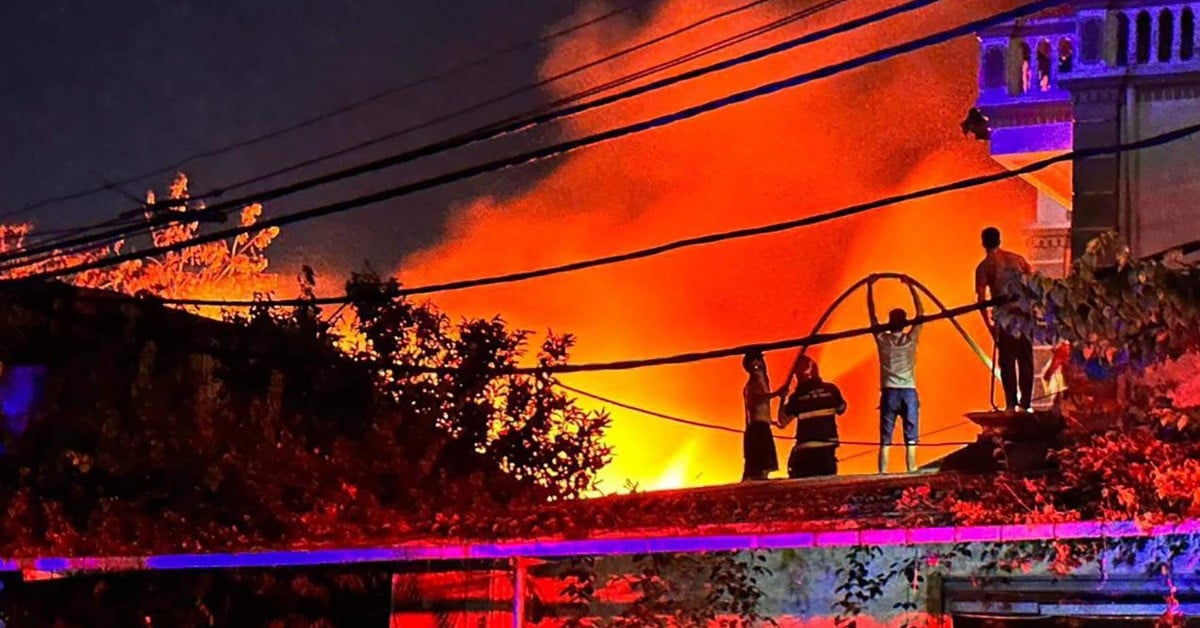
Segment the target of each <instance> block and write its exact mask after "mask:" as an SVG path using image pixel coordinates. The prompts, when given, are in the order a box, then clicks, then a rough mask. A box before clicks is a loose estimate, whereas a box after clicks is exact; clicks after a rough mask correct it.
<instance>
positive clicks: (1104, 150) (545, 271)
mask: <svg viewBox="0 0 1200 628" xmlns="http://www.w3.org/2000/svg"><path fill="white" fill-rule="evenodd" d="M1198 132H1200V125H1193V126H1189V127H1184V128H1182V129H1177V130H1175V131H1170V132H1167V133H1163V134H1161V135H1156V136H1153V137H1149V138H1146V139H1144V140H1138V141H1136V142H1128V143H1122V144H1114V145H1112V146H1100V147H1095V148H1086V149H1078V150H1073V151H1070V152H1068V153H1064V154H1062V155H1056V156H1054V157H1049V158H1046V159H1042V160H1040V161H1035V162H1033V163H1030V164H1028V165H1026V166H1022V167H1021V168H1017V169H1015V170H1006V171H1002V172H997V173H993V174H987V175H979V176H975V177H968V178H965V179H959V180H957V181H952V182H949V183H943V184H939V185H935V186H932V187H928V188H924V189H921V190H916V191H913V192H906V193H903V194H898V195H895V196H889V197H886V198H882V199H878V200H874V201H868V202H865V203H859V204H855V205H850V206H848V207H843V208H841V209H836V210H832V211H828V212H824V213H820V214H814V215H811V216H805V217H803V218H796V219H793V220H788V221H784V222H777V223H772V224H768V225H760V226H757V227H746V228H743V229H735V230H731V231H723V232H719V233H711V234H705V235H700V236H695V237H691V238H684V239H681V240H675V241H672V242H666V243H663V244H657V245H654V246H651V247H646V248H643V249H637V250H634V251H628V252H625V253H617V254H613V255H605V256H602V257H596V258H590V259H586V260H578V261H574V262H567V263H564V264H557V265H553V266H545V267H542V268H536V269H531V270H524V271H517V272H512V273H502V274H497V275H489V276H484V277H475V278H472V279H458V280H454V281H448V282H442V283H434V284H427V285H424V286H414V287H411V288H404V287H401V288H400V289H399V290H397V291H396V292H395V296H397V297H401V296H413V295H423V294H432V293H438V292H449V291H452V290H465V289H468V288H476V287H482V286H490V285H497V284H507V283H514V282H519V281H527V280H530V279H536V278H540V277H548V276H552V275H559V274H563V273H569V272H575V271H580V270H584V269H588V268H596V267H600V266H609V265H612V264H618V263H623V262H629V261H633V260H638V259H645V258H648V257H654V256H657V255H662V254H665V253H668V252H671V251H677V250H680V249H685V248H690V247H695V246H702V245H708V244H716V243H718V242H725V241H729V240H736V239H741V238H750V237H755V236H761V235H766V234H770V233H779V232H782V231H789V230H792V229H799V228H802V227H808V226H812V225H816V224H820V223H823V222H829V221H832V220H837V219H840V218H846V217H848V216H853V215H855V214H860V213H863V212H867V211H871V210H875V209H881V208H883V207H888V206H891V205H897V204H900V203H906V202H910V201H915V200H919V199H923V198H929V197H933V196H937V195H940V194H946V193H949V192H956V191H960V190H965V189H970V188H972V187H978V186H981V185H986V184H990V183H996V182H999V181H1004V180H1008V179H1015V178H1017V177H1020V176H1022V175H1026V174H1029V173H1032V172H1037V171H1039V170H1043V169H1045V168H1049V167H1050V166H1053V165H1054V164H1058V163H1062V162H1065V161H1075V160H1080V159H1088V158H1091V157H1098V156H1102V155H1115V154H1120V153H1126V152H1132V151H1138V150H1144V149H1146V148H1151V147H1155V146H1162V145H1165V144H1169V143H1171V142H1175V141H1178V140H1181V139H1184V138H1186V137H1190V136H1192V135H1194V134H1196V133H1198ZM1177 249H1179V250H1182V251H1183V252H1184V253H1185V254H1187V253H1192V252H1194V251H1195V250H1200V241H1197V242H1191V243H1187V244H1184V245H1181V246H1179V247H1172V249H1169V250H1168V251H1162V252H1159V253H1156V254H1154V255H1152V256H1149V257H1147V258H1146V259H1156V258H1161V257H1163V256H1165V255H1166V254H1167V253H1168V252H1169V251H1170V250H1177ZM65 274H70V273H62V275H65ZM60 276H61V275H60ZM160 301H161V302H162V303H166V304H171V305H215V306H221V305H224V306H229V307H242V306H250V305H263V304H267V303H264V302H263V301H239V300H223V299H160ZM350 301H353V299H352V298H351V297H349V296H347V295H340V296H336V297H320V298H316V299H287V300H279V301H269V304H271V305H277V306H281V307H282V306H292V305H325V304H331V303H346V302H350Z"/></svg>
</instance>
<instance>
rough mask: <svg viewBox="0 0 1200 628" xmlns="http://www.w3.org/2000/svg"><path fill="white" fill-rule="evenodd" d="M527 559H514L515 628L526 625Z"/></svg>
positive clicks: (513, 620)
mask: <svg viewBox="0 0 1200 628" xmlns="http://www.w3.org/2000/svg"><path fill="white" fill-rule="evenodd" d="M525 567H526V564H525V559H523V558H520V557H516V558H513V559H512V570H513V609H512V625H513V628H521V627H522V626H524V625H525Z"/></svg>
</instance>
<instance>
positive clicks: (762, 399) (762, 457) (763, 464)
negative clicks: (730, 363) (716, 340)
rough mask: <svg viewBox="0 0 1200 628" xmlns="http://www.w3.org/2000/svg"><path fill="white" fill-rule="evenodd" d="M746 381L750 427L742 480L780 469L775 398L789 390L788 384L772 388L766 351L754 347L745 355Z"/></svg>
mask: <svg viewBox="0 0 1200 628" xmlns="http://www.w3.org/2000/svg"><path fill="white" fill-rule="evenodd" d="M742 368H743V369H745V371H746V375H747V376H748V377H747V379H746V385H745V386H744V387H743V388H742V399H743V402H744V403H745V407H746V431H745V433H743V434H742V458H743V459H744V460H745V466H744V468H743V471H742V481H743V482H750V481H753V480H765V479H767V478H768V476H770V475H771V472H772V471H778V470H779V455H778V454H777V453H776V452H775V436H774V435H773V434H771V423H772V421H771V400H772V399H774V398H776V397H779V398H780V399H783V396H784V395H785V394H786V393H787V385H786V383H785V384H784V386H783V387H782V388H780V389H778V390H772V389H771V382H770V380H769V379H768V378H767V363H766V362H765V361H764V360H763V355H762V353H759V352H757V351H751V352H750V353H747V354H746V355H745V356H743V357H742Z"/></svg>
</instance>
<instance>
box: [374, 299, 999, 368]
mask: <svg viewBox="0 0 1200 628" xmlns="http://www.w3.org/2000/svg"><path fill="white" fill-rule="evenodd" d="M1012 301H1013V299H991V300H987V301H980V302H978V303H971V304H968V305H960V306H958V307H954V308H950V309H947V310H944V311H942V312H938V313H937V314H927V315H924V316H915V317H913V318H911V319H909V324H911V325H923V324H925V323H929V322H932V321H938V320H942V319H945V318H953V317H956V316H962V315H963V314H969V313H971V312H978V311H980V310H983V309H985V308H989V307H994V306H996V305H1003V304H1005V303H1011V302H1012ZM889 329H891V327H890V326H889V325H886V324H882V325H872V326H868V327H859V328H857V329H847V330H842V331H836V332H820V333H814V334H809V335H807V336H800V337H798V338H788V339H786V340H776V341H773V342H758V343H751V344H744V345H738V346H734V347H725V348H721V349H708V350H705V351H692V352H688V353H678V354H674V355H666V356H659V357H654V358H638V359H631V360H616V361H612V362H587V363H575V364H553V365H543V366H528V367H516V366H514V367H505V368H497V369H492V370H489V371H487V372H488V373H491V374H494V375H497V376H500V375H561V374H567V373H597V372H606V371H632V370H637V369H644V368H649V367H655V366H673V365H680V364H692V363H695V362H707V361H710V360H718V359H721V358H728V357H733V356H741V355H745V354H746V353H750V352H757V353H768V352H771V351H781V350H783V349H795V348H799V347H811V346H816V345H822V344H826V343H830V342H834V341H837V340H845V339H847V338H856V337H858V336H868V335H873V334H877V333H879V332H882V331H887V330H889ZM386 368H387V369H390V370H392V371H395V372H398V373H402V374H406V375H407V374H412V375H421V374H430V375H453V374H455V373H458V372H459V370H460V369H458V368H454V367H425V366H415V365H409V364H393V365H389V366H387V367H386Z"/></svg>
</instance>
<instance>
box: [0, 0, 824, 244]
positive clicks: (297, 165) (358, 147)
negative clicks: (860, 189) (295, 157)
mask: <svg viewBox="0 0 1200 628" xmlns="http://www.w3.org/2000/svg"><path fill="white" fill-rule="evenodd" d="M771 1H773V0H753V1H752V2H749V3H747V4H743V5H739V6H736V7H733V8H731V9H727V10H724V11H721V12H719V13H716V14H714V15H710V16H708V17H705V18H703V19H701V20H699V21H697V22H693V23H691V24H688V25H685V26H683V27H681V28H678V29H675V30H673V31H670V32H668V33H665V34H663V35H659V36H656V37H654V38H651V39H649V40H646V41H642V42H640V43H638V44H634V45H632V46H629V47H627V48H624V49H621V50H618V51H616V52H613V53H610V54H608V55H605V56H604V57H601V58H598V59H594V60H592V61H589V62H587V63H584V64H582V65H579V66H576V67H573V68H570V69H567V70H564V71H562V72H559V73H558V74H555V75H553V76H550V77H546V78H544V79H541V80H539V81H536V82H534V83H530V84H526V85H524V86H521V87H519V88H516V89H513V90H510V91H507V92H504V93H502V94H499V95H497V96H493V97H489V98H487V99H484V100H481V101H476V102H475V103H473V104H471V105H468V106H466V107H464V108H460V109H457V110H454V111H451V112H449V113H445V114H442V115H439V116H435V117H433V118H430V119H427V120H424V121H422V122H419V123H416V124H414V125H410V126H407V127H404V128H401V129H398V130H396V131H392V132H389V133H386V134H384V135H379V136H376V137H373V138H370V139H367V140H364V141H362V142H358V143H356V144H352V145H350V146H347V147H344V148H341V149H338V150H335V151H332V152H328V153H323V154H321V155H317V156H315V157H312V158H309V159H305V160H302V161H298V162H293V163H291V164H289V165H287V166H283V167H282V168H278V169H275V170H271V171H269V172H265V173H261V174H258V175H255V176H253V177H250V178H247V179H243V180H240V181H238V182H236V183H231V184H228V185H226V186H224V187H220V188H214V189H212V190H209V191H208V192H205V193H202V194H198V195H195V196H193V197H190V198H189V199H186V200H198V199H208V198H214V197H217V196H222V195H224V194H225V193H227V192H229V191H231V190H235V189H240V188H244V187H247V186H250V185H253V184H255V183H259V182H261V181H265V180H268V179H273V178H276V177H278V176H280V175H283V174H287V173H289V172H294V171H296V170H300V169H303V168H306V167H308V166H313V165H316V164H319V163H323V162H326V161H329V160H331V159H335V158H337V157H341V156H343V155H348V154H351V153H355V152H359V151H362V150H364V149H366V148H370V147H372V146H375V145H377V144H381V143H383V142H386V141H389V140H392V139H396V138H398V137H401V136H403V135H408V134H410V133H413V132H415V131H419V130H422V129H426V128H429V127H431V126H434V125H436V124H439V123H442V122H447V121H450V120H453V119H456V118H460V117H462V116H464V115H467V114H469V113H473V112H475V111H479V110H482V109H484V108H486V107H489V106H491V105H494V104H498V103H501V102H504V101H506V100H509V99H511V98H513V97H515V96H519V95H521V94H524V93H526V92H531V91H534V90H537V89H539V88H541V87H544V86H546V85H549V84H551V83H555V82H558V81H561V80H563V79H565V78H568V77H570V76H574V75H575V74H578V73H580V72H583V71H585V70H588V69H590V68H593V67H596V66H598V65H602V64H604V63H607V62H609V61H613V60H615V59H618V58H620V57H623V56H625V55H629V54H632V53H634V52H637V51H639V50H642V49H644V48H648V47H650V46H653V45H655V44H657V43H660V42H662V41H665V40H667V39H670V38H672V37H676V36H679V35H682V34H684V33H686V32H688V31H691V30H694V29H696V28H699V27H701V26H704V25H705V24H708V23H711V22H714V21H717V20H720V19H723V18H726V17H729V16H732V15H735V14H737V13H741V12H743V11H747V10H749V9H752V8H754V7H757V6H758V5H761V4H765V3H767V2H771ZM846 1H847V0H826V1H825V2H823V3H822V5H821V6H822V7H824V6H826V5H828V6H832V5H837V4H841V3H843V2H846ZM819 10H821V9H820V8H817V9H803V10H800V11H797V12H796V13H795V14H793V15H799V16H801V17H803V16H807V15H811V14H813V13H816V12H817V11H819ZM606 15H607V14H606ZM789 23H790V22H789ZM783 25H786V24H780V25H779V26H783ZM756 30H757V29H756ZM763 32H768V31H765V30H764V31H763ZM739 41H741V40H739ZM734 43H738V42H732V43H729V44H728V45H733V44H734ZM720 49H722V48H714V49H713V50H712V51H711V52H715V51H716V50H720ZM689 54H694V53H689ZM704 54H708V53H707V52H706V53H704ZM690 58H694V57H689V58H688V59H684V60H678V61H676V62H675V63H674V64H671V63H667V64H664V67H663V68H662V69H667V68H670V67H674V65H679V64H681V63H683V62H685V61H686V60H690ZM657 71H661V69H658V70H641V71H639V72H637V73H634V74H633V75H629V76H627V77H624V78H621V79H616V80H615V81H611V83H613V84H614V85H615V86H620V85H623V84H625V83H629V82H632V81H634V80H637V79H638V78H642V77H644V76H647V72H649V73H654V72H657ZM601 91H603V90H601ZM595 93H597V92H596V88H590V89H588V90H585V91H583V92H580V93H579V94H577V95H574V96H568V97H564V98H562V99H559V100H558V101H555V102H554V103H550V104H548V105H544V106H541V107H537V108H534V109H531V110H528V111H526V112H525V113H523V114H519V115H517V116H510V117H508V118H505V119H504V120H501V121H500V122H497V123H493V124H491V125H488V126H484V127H480V128H478V129H475V130H473V131H470V132H468V133H467V134H463V135H460V136H457V137H466V136H467V135H475V134H478V133H480V132H482V131H485V130H488V129H491V128H494V127H496V126H497V125H499V124H504V123H506V122H515V121H517V120H522V119H524V118H526V117H528V116H532V115H534V114H537V113H540V112H544V111H546V110H547V109H549V108H551V107H553V106H557V104H559V103H570V102H575V101H578V100H582V99H583V98H586V97H587V96H590V95H593V94H595ZM522 126H524V125H522ZM502 133H503V132H499V133H498V134H502ZM484 139H486V138H484ZM471 141H478V140H469V141H467V142H466V143H470V142H471ZM417 150H420V149H417ZM441 150H449V148H444V149H441ZM441 150H439V151H437V152H441ZM409 152H411V151H409ZM430 154H433V153H430ZM414 159H415V157H414ZM398 163H403V162H398ZM179 165H182V163H180V164H175V165H173V166H171V167H169V168H167V169H165V170H170V169H173V168H175V167H177V166H179ZM155 174H157V173H155ZM347 176H356V175H347ZM334 180H336V179H334ZM324 183H325V182H318V183H316V184H315V185H322V184H324ZM300 189H307V188H300ZM295 191H299V190H293V191H292V192H287V193H294V192H295ZM249 198H250V197H243V198H241V199H236V200H231V201H227V202H225V203H221V204H220V205H219V206H215V207H213V208H212V211H224V210H227V209H229V208H232V207H237V206H240V205H244V204H247V203H249V202H253V201H250V200H249ZM270 198H277V197H274V196H272V197H270ZM261 200H269V199H268V198H267V197H264V198H262V199H260V201H259V202H261ZM178 203H179V201H178V200H172V201H161V202H157V203H150V204H143V205H142V209H143V210H149V211H155V210H159V209H162V208H163V207H167V206H171V205H177V204H178ZM126 214H129V215H133V211H132V210H131V212H126ZM4 217H5V216H0V220H3V218H4ZM171 218H178V217H174V216H172V217H171ZM108 237H111V232H110V233H109V235H108ZM116 239H119V238H112V239H110V240H109V241H108V242H107V244H111V243H112V242H113V241H115V240H116Z"/></svg>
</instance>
